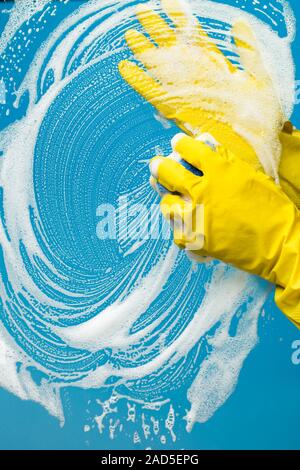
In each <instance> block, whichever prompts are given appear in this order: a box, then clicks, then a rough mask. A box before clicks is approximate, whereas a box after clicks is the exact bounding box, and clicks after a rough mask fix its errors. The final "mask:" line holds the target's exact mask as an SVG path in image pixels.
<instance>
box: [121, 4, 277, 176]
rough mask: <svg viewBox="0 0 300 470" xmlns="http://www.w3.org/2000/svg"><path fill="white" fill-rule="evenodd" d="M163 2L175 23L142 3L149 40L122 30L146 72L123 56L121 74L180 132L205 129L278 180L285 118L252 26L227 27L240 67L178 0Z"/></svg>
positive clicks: (140, 15) (142, 18)
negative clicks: (234, 63)
mask: <svg viewBox="0 0 300 470" xmlns="http://www.w3.org/2000/svg"><path fill="white" fill-rule="evenodd" d="M161 4H162V7H163V9H164V11H165V12H166V13H167V14H168V16H169V18H170V19H171V20H172V22H173V24H174V25H175V26H176V28H172V27H170V26H169V25H168V24H167V23H166V22H165V21H164V20H163V19H162V17H161V16H160V15H158V14H157V13H155V12H154V11H153V10H151V9H149V8H148V7H147V6H145V4H144V5H141V6H140V7H139V8H138V10H137V17H138V19H139V21H140V23H141V25H142V26H143V28H144V30H145V31H146V32H147V33H148V34H149V36H150V38H151V39H152V41H153V42H152V41H151V40H149V39H147V37H146V36H144V35H143V34H141V33H140V32H138V31H137V30H129V31H127V33H126V41H127V43H128V45H129V47H130V48H131V49H132V51H133V52H134V54H135V58H136V59H137V60H138V61H139V62H141V63H142V64H143V65H144V66H145V68H146V70H147V72H145V71H144V70H143V69H142V68H140V67H139V66H138V65H136V64H135V63H133V62H130V61H127V60H126V61H122V62H121V63H120V64H119V69H120V72H121V74H122V76H123V77H124V78H125V80H126V81H127V82H128V83H129V84H130V85H131V86H132V87H133V88H134V89H135V90H137V91H138V92H139V93H140V94H141V95H142V96H143V97H145V98H146V100H147V101H149V102H150V103H151V104H153V105H154V106H155V107H156V108H157V109H158V111H159V112H160V113H162V114H163V115H164V116H165V117H166V118H168V119H173V120H174V121H175V122H176V124H177V125H178V126H179V127H180V128H181V129H183V130H184V131H185V132H187V133H189V134H192V135H199V134H201V133H205V132H209V133H210V134H211V135H212V136H213V137H214V138H215V139H216V140H217V141H218V142H219V143H220V144H222V145H225V146H226V147H227V148H228V149H229V150H231V151H232V152H233V153H235V154H236V155H238V157H239V158H242V159H243V160H245V161H247V162H248V163H250V164H252V165H253V166H254V167H255V168H261V167H263V168H264V170H265V171H266V172H267V173H268V174H270V175H271V176H273V177H274V178H277V176H278V175H277V169H278V163H279V159H280V155H281V146H280V141H279V132H280V131H281V129H282V127H283V124H284V121H285V116H284V113H283V110H282V108H281V103H280V99H279V97H278V96H277V94H276V91H275V89H274V86H273V83H272V80H271V78H270V77H269V75H268V73H267V71H266V69H265V67H264V62H263V60H262V58H261V55H260V53H259V50H258V47H257V42H256V39H255V37H254V34H253V33H252V31H251V29H250V27H249V26H248V25H247V24H245V23H243V22H237V23H236V24H235V25H234V26H233V30H232V35H233V37H234V40H235V44H236V51H237V53H238V55H239V58H240V61H241V63H242V65H243V68H244V69H243V70H240V69H239V68H238V67H237V66H235V65H233V64H232V63H231V62H230V61H229V60H228V59H227V58H226V57H225V55H224V54H223V53H222V52H221V51H220V49H219V48H218V47H217V46H216V45H215V43H214V42H213V41H212V40H211V39H210V38H209V37H208V35H207V34H206V33H205V32H204V30H203V29H202V28H201V26H200V24H199V22H198V21H197V19H196V18H195V17H193V15H192V14H191V13H190V12H188V10H187V9H186V8H185V7H184V4H183V3H182V2H180V1H178V0H162V1H161ZM257 157H258V158H257Z"/></svg>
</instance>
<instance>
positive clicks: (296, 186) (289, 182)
mask: <svg viewBox="0 0 300 470" xmlns="http://www.w3.org/2000/svg"><path fill="white" fill-rule="evenodd" d="M289 127H290V129H287V131H286V132H282V133H281V134H280V140H281V144H282V155H281V160H280V164H279V178H280V185H281V187H282V189H283V190H284V192H285V193H286V194H287V195H288V196H289V198H290V199H291V200H292V201H293V202H294V203H295V204H296V206H297V207H298V209H300V132H299V131H298V130H293V129H292V127H291V126H289Z"/></svg>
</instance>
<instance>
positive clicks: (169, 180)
mask: <svg viewBox="0 0 300 470" xmlns="http://www.w3.org/2000/svg"><path fill="white" fill-rule="evenodd" d="M150 171H151V174H152V176H153V177H154V178H156V179H157V181H158V182H159V183H160V184H161V185H162V186H164V187H165V188H166V189H168V190H169V191H170V192H172V193H180V194H184V195H190V194H191V190H192V188H193V187H194V186H195V185H196V184H198V183H199V180H201V177H198V176H195V175H194V174H193V173H191V172H190V171H188V170H186V169H185V168H184V167H183V166H182V165H180V163H178V162H176V161H175V160H171V159H170V158H164V157H155V158H152V160H151V162H150Z"/></svg>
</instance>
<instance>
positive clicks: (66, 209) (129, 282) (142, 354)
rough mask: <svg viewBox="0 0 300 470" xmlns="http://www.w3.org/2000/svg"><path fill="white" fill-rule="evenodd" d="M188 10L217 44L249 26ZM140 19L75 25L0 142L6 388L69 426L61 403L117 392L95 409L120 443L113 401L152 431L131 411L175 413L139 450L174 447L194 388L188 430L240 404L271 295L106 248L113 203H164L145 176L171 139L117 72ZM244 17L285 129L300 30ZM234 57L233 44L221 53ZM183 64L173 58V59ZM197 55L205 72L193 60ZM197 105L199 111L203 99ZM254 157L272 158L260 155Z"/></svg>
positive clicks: (0, 379)
mask: <svg viewBox="0 0 300 470" xmlns="http://www.w3.org/2000/svg"><path fill="white" fill-rule="evenodd" d="M27 3H30V4H31V6H32V8H34V9H33V10H28V11H30V14H34V13H38V12H39V11H40V10H41V8H42V6H43V5H44V4H46V2H43V5H42V4H41V2H39V4H38V5H37V3H38V2H26V4H27ZM189 3H190V5H191V8H192V9H193V11H194V12H195V13H197V14H198V15H199V16H201V18H202V21H203V24H204V26H205V25H206V27H207V28H208V29H209V28H211V25H210V24H209V21H206V20H205V18H206V19H209V18H210V17H211V15H212V12H213V19H214V20H215V21H216V24H218V27H219V28H220V30H221V31H222V27H225V24H226V25H227V26H228V25H231V24H232V23H233V22H234V21H235V19H237V18H238V17H239V16H240V13H241V10H240V9H239V8H235V7H230V6H228V5H226V6H225V5H222V4H220V3H216V2H209V1H204V0H203V1H201V2H199V1H190V2H189ZM34 5H35V7H34ZM20 15H21V10H20V2H18V4H17V6H16V9H15V10H14V11H13V12H12V13H11V17H10V21H9V22H8V23H7V25H6V30H5V35H4V36H2V40H1V43H0V46H1V49H2V50H4V48H5V46H6V45H7V43H8V41H10V40H11V39H12V38H13V36H14V35H15V33H16V31H17V29H18V28H19V27H20V26H21V16H20ZM134 15H135V8H134V7H133V6H132V4H131V2H129V1H119V2H117V4H116V2H115V1H110V0H107V1H105V2H103V0H101V1H100V0H99V1H93V2H89V3H88V4H86V5H81V6H80V7H79V8H78V10H76V11H75V12H74V13H73V14H71V15H70V16H69V17H67V18H66V19H64V20H63V21H62V22H61V23H60V24H59V26H58V27H57V28H56V30H55V31H54V32H53V33H52V34H51V35H50V36H49V38H48V39H47V40H45V42H44V43H43V45H42V46H41V48H40V49H39V50H38V51H37V53H36V55H35V57H34V58H33V61H32V63H31V65H30V66H29V67H28V71H27V73H26V75H25V77H24V79H23V81H22V83H21V85H20V87H18V89H17V90H16V94H15V102H14V109H17V108H18V106H21V102H22V99H21V98H22V96H24V93H26V91H27V92H29V104H28V108H27V110H26V113H25V115H24V116H23V117H21V118H20V119H19V120H15V122H13V123H12V124H10V125H9V126H8V127H7V128H5V129H4V130H3V131H1V134H0V150H1V151H2V152H3V156H2V157H1V174H0V182H1V187H2V191H3V201H2V203H3V207H2V211H1V224H0V240H1V246H2V254H1V273H2V281H1V286H0V288H1V308H2V322H1V324H0V363H1V364H2V365H3V367H1V372H0V383H1V386H2V387H4V388H6V389H7V390H9V391H10V392H12V393H14V394H15V395H17V396H18V397H20V398H21V399H30V400H34V401H36V402H38V403H40V404H41V405H42V406H44V407H45V408H46V409H47V410H48V411H49V412H50V413H51V414H52V415H54V416H57V417H58V418H59V419H60V420H61V422H63V419H64V411H63V408H62V404H61V400H60V388H61V387H66V386H67V384H71V385H72V386H76V387H82V388H86V389H91V388H95V389H102V388H108V389H111V388H113V389H114V391H113V393H112V394H111V397H110V398H108V399H107V400H106V401H105V400H104V401H101V402H99V406H100V407H102V413H101V412H99V414H97V416H96V418H95V423H96V425H97V427H98V429H99V432H100V433H101V432H103V426H104V421H105V420H106V418H107V419H108V432H109V435H110V437H111V438H115V436H116V435H117V434H118V433H119V432H122V429H123V428H124V426H125V424H126V422H127V418H126V420H125V422H124V423H123V422H122V421H121V420H120V417H119V416H118V413H117V412H115V411H114V410H115V408H116V402H115V399H116V400H118V399H119V397H123V396H124V395H125V396H126V397H127V400H128V403H129V404H130V405H129V407H128V416H127V417H128V422H129V423H134V422H136V420H137V419H139V421H140V418H141V416H142V415H141V414H140V415H139V418H137V416H136V409H135V408H134V403H137V404H139V405H141V406H146V405H147V406H149V404H150V405H151V406H155V407H158V408H159V407H162V406H167V407H168V412H167V414H166V417H165V419H164V422H163V423H162V422H159V423H158V421H157V417H156V416H155V415H154V414H153V415H151V416H149V414H147V415H146V414H144V417H143V418H142V422H141V424H140V427H139V428H138V429H135V430H134V433H133V436H132V439H133V441H134V442H135V443H138V442H141V439H146V437H148V436H149V433H151V435H157V436H159V439H160V440H161V442H162V443H163V442H166V439H167V438H168V439H169V438H170V439H171V440H172V441H175V440H176V429H175V425H176V421H177V418H176V416H175V411H174V410H175V409H176V406H175V405H173V404H172V405H171V403H169V391H170V390H174V388H175V389H176V387H177V388H179V387H182V386H183V384H185V381H186V379H187V377H189V384H188V385H187V386H186V388H187V398H188V400H189V403H190V408H189V409H188V411H187V414H186V421H187V429H188V430H191V429H192V427H193V425H194V423H195V422H205V421H206V420H208V419H209V418H210V417H211V416H212V415H213V414H214V412H215V411H216V410H217V409H218V408H219V407H220V406H222V404H223V403H224V402H225V401H226V400H227V398H228V397H229V396H230V394H231V393H232V392H233V390H234V388H235V386H236V383H237V381H238V377H239V372H240V370H241V367H242V365H243V362H244V360H245V358H246V357H247V356H248V354H249V352H250V351H251V350H252V349H253V347H254V346H255V344H256V342H257V339H258V338H257V324H258V318H259V313H260V311H261V308H262V306H263V304H264V301H265V299H266V297H267V295H268V288H267V287H266V286H265V285H264V284H262V283H260V282H259V281H258V280H257V279H256V278H253V277H251V276H249V275H247V274H244V273H240V272H239V271H236V270H234V269H232V268H229V267H225V266H223V265H222V264H220V263H210V264H207V265H199V266H198V267H197V269H195V265H193V264H192V263H191V262H190V261H189V260H188V259H186V257H185V256H184V255H183V254H182V253H179V252H178V251H177V248H176V247H173V246H172V245H171V244H170V242H169V241H168V240H164V239H158V240H156V241H155V242H152V241H151V242H147V243H144V244H138V245H135V244H133V245H132V246H131V245H130V240H129V241H126V242H123V245H122V244H121V246H119V245H118V244H117V242H116V241H113V242H111V243H110V242H107V243H106V242H102V241H101V242H99V240H98V239H97V237H96V207H94V201H95V200H97V201H100V202H101V201H102V199H103V200H104V198H108V199H109V201H110V202H114V201H115V200H116V199H117V197H119V196H120V194H126V195H128V197H129V202H130V203H133V202H135V203H136V202H143V203H145V204H147V205H151V204H154V203H155V202H157V201H155V195H154V194H153V193H152V192H151V189H150V188H149V185H148V174H146V173H147V170H146V164H145V166H144V167H143V166H142V165H141V163H140V162H141V160H143V161H148V160H149V158H151V157H152V155H153V151H154V149H155V148H158V147H159V148H161V147H162V149H164V148H167V146H168V144H169V141H170V138H171V137H172V132H173V131H174V129H173V131H172V128H171V127H170V128H168V126H166V124H165V121H162V124H161V119H158V120H157V117H156V118H155V112H154V111H153V109H151V108H150V107H149V108H145V106H144V105H143V104H142V102H141V100H140V98H138V97H137V96H136V95H135V94H134V92H133V91H132V90H130V89H129V87H128V86H127V85H126V84H125V83H124V82H123V81H122V79H121V77H120V76H119V74H118V71H117V64H118V62H119V61H120V60H121V59H123V58H124V57H129V56H130V52H129V51H128V48H127V47H126V45H125V42H124V40H123V36H124V32H125V31H126V30H128V29H129V28H130V27H132V26H133V25H134V24H135V21H136V20H135V16H134ZM243 17H245V18H246V19H248V20H249V22H250V23H251V24H252V25H253V26H254V28H255V31H256V33H257V37H258V38H259V39H260V42H263V43H264V44H265V45H268V50H266V51H263V55H264V57H265V63H266V64H267V66H268V70H269V71H270V70H272V73H273V75H272V79H273V82H274V87H275V89H276V90H277V91H276V93H277V95H278V96H279V101H280V103H281V104H282V109H284V113H285V116H286V117H288V116H289V114H290V113H291V110H292V105H293V101H292V98H291V96H292V93H293V89H294V88H293V63H292V59H291V53H290V43H291V41H292V39H293V28H294V26H293V24H294V23H293V17H292V15H291V13H290V12H289V11H288V10H287V13H286V21H287V23H288V35H287V37H284V38H283V39H279V37H278V35H277V33H276V32H274V31H272V30H271V29H270V27H269V26H266V25H265V24H263V23H262V21H259V20H258V19H255V18H254V17H253V16H251V15H250V14H249V13H246V12H243ZM25 20H26V18H25ZM227 31H228V28H227ZM227 34H228V33H227ZM221 42H222V41H221ZM228 44H231V43H229V42H228V41H227V42H226V41H225V42H224V40H223V45H224V47H225V46H226V45H228ZM269 46H270V47H269ZM15 49H16V50H12V51H10V52H11V54H14V53H17V51H18V44H17V43H16V45H15ZM177 52H178V51H177V49H176V46H175V48H174V50H173V51H172V53H174V54H176V53H177ZM6 53H7V54H8V53H9V51H7V52H6ZM189 53H190V54H191V56H193V49H191V50H190V51H189ZM278 57H280V60H278ZM169 58H170V56H169V52H168V55H167V57H165V56H164V54H162V60H163V61H164V60H165V59H168V60H167V62H168V63H170V61H169ZM181 65H182V67H183V68H182V67H180V69H178V70H180V71H181V72H182V71H184V72H185V71H186V70H189V69H188V64H187V63H185V62H184V63H182V64H181ZM170 68H171V72H172V74H173V72H174V67H173V65H172V64H171V65H170V66H168V68H166V69H165V70H163V72H162V73H166V74H167V73H169V72H170ZM176 73H177V72H176ZM283 76H284V77H285V80H284V83H285V86H284V87H282V86H280V85H281V83H282V82H281V81H280V80H282V77H283ZM49 77H50V78H51V77H52V78H51V80H50V78H49ZM215 77H216V78H217V79H220V78H222V74H221V75H219V74H218V73H216V76H215ZM202 78H203V82H205V78H206V77H205V75H204V76H203V77H202ZM6 79H7V77H6V76H4V82H5V80H6ZM0 82H1V79H0ZM225 85H226V90H225V91H226V92H227V93H228V96H227V97H226V99H227V100H228V101H231V102H232V103H233V106H232V108H230V109H229V111H228V112H229V113H230V114H229V116H230V117H232V115H233V113H234V112H236V109H237V105H238V100H237V99H235V98H234V97H233V96H232V92H231V91H230V88H229V82H227V83H226V82H225ZM225 85H224V86H225ZM202 86H203V84H202ZM239 89H240V88H239ZM203 92H205V94H207V93H208V90H207V89H206V88H205V89H203ZM234 92H236V90H234ZM211 93H212V90H211ZM183 94H184V91H183ZM194 96H195V100H196V102H197V93H196V91H195V92H194ZM221 98H222V100H224V96H222V97H221ZM238 98H240V99H243V98H241V97H240V96H239V97H238ZM259 98H260V99H261V96H260V95H259ZM10 99H12V98H10ZM246 99H247V100H248V99H249V97H246ZM250 99H251V100H254V99H256V97H253V96H251V97H250ZM263 103H265V101H264V102H262V103H261V104H263ZM274 106H275V104H274ZM270 111H272V112H273V111H274V108H272V109H271V108H268V109H264V107H262V109H261V111H260V112H261V113H262V114H261V115H260V116H258V120H259V122H260V123H262V122H264V121H267V122H268V124H269V123H270V122H269V119H270V114H269V112H270ZM245 122H246V121H245ZM145 123H146V127H145V128H144V127H143V126H145ZM151 126H156V127H153V130H152V127H151ZM159 126H160V127H159ZM242 127H243V123H242ZM244 127H245V128H246V126H244ZM148 128H149V129H150V130H149V134H147V132H148V131H147V129H148ZM112 129H113V131H112ZM141 129H144V131H143V132H141ZM271 130H272V132H273V130H274V129H271ZM271 130H270V132H269V134H268V135H269V137H270V139H272V138H273V137H272V132H271ZM174 133H175V132H174ZM174 133H173V135H174ZM124 136H125V137H124ZM251 138H252V136H250V137H249V139H250V140H251ZM122 139H124V140H122ZM120 142H121V144H120ZM256 145H257V146H260V148H261V152H262V154H263V144H262V143H261V142H257V143H256ZM274 148H275V150H274V158H275V160H274V161H275V166H274V167H272V168H271V169H270V167H268V168H269V169H270V173H272V171H273V169H274V168H276V143H275V147H274ZM112 149H113V151H112ZM266 165H267V162H266ZM86 169H88V171H87V170H86ZM111 174H113V175H114V178H113V181H111V178H109V176H110V177H111ZM101 198H102V199H101ZM106 202H107V201H106ZM94 222H95V223H94ZM122 247H123V248H124V249H123V250H122ZM241 306H246V313H245V314H240V310H241ZM233 322H236V323H237V326H236V328H235V333H234V334H232V331H231V329H232V323H233ZM37 377H38V379H37ZM124 388H125V389H126V393H125V392H124ZM119 389H122V393H121V392H117V390H119ZM118 393H119V394H118ZM116 397H118V398H116ZM103 413H104V415H103ZM143 413H144V411H143ZM111 414H112V416H111ZM88 426H90V424H86V427H85V431H86V432H88V431H89V429H90V428H89V427H88ZM146 440H147V439H146Z"/></svg>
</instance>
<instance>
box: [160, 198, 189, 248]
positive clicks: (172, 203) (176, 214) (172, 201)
mask: <svg viewBox="0 0 300 470" xmlns="http://www.w3.org/2000/svg"><path fill="white" fill-rule="evenodd" d="M185 206H186V203H185V201H184V200H183V199H182V197H180V196H177V195H174V194H166V195H165V196H163V198H162V200H161V203H160V209H161V212H162V215H163V217H164V218H165V219H166V220H167V222H169V223H170V225H171V226H172V229H173V238H174V243H175V244H176V245H177V246H178V248H180V249H184V248H185V237H184V218H185Z"/></svg>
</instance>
